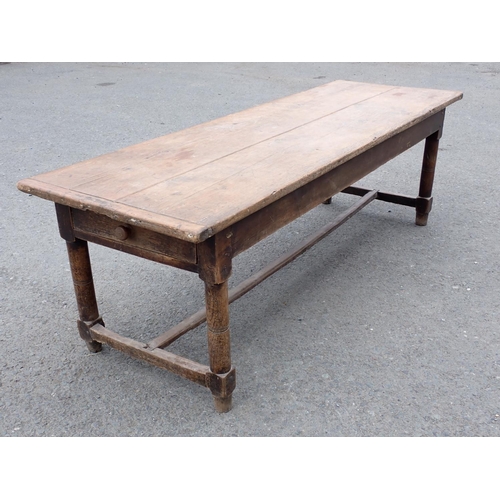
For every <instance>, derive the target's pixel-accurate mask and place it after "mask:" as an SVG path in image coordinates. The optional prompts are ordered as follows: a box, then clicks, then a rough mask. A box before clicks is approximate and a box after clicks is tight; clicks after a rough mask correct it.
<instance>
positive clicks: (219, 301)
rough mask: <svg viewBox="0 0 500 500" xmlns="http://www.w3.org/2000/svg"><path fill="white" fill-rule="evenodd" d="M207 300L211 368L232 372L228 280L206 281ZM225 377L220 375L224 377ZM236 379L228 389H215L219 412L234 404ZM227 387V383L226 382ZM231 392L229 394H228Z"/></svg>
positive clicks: (216, 407) (215, 399) (220, 371)
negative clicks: (221, 281) (216, 282)
mask: <svg viewBox="0 0 500 500" xmlns="http://www.w3.org/2000/svg"><path fill="white" fill-rule="evenodd" d="M205 301H206V308H207V326H208V355H209V359H210V370H211V371H212V373H214V374H216V375H222V376H224V375H225V374H229V373H230V372H231V373H232V375H231V378H232V379H234V369H233V370H232V369H231V342H230V332H229V300H228V287H227V281H225V282H224V283H220V284H210V283H205ZM223 378H224V377H222V378H221V377H219V379H221V380H222V379H223ZM233 388H234V380H232V384H230V386H228V390H222V391H221V390H220V389H219V390H213V389H212V394H213V397H214V403H215V409H216V410H217V411H218V412H219V413H224V412H227V411H229V410H230V409H231V406H232V394H231V393H232V390H233ZM224 389H225V384H224ZM228 392H229V394H228Z"/></svg>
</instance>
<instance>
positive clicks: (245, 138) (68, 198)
mask: <svg viewBox="0 0 500 500" xmlns="http://www.w3.org/2000/svg"><path fill="white" fill-rule="evenodd" d="M461 96H462V94H461V93H460V92H456V91H445V90H432V89H421V88H407V87H399V86H388V85H379V84H372V83H358V82H351V81H342V80H338V81H334V82H332V83H328V84H325V85H322V86H319V87H315V88H313V89H311V90H307V91H305V92H301V93H299V94H295V95H292V96H289V97H285V98H282V99H278V100H276V101H273V102H269V103H267V104H263V105H260V106H256V107H254V108H251V109H248V110H246V111H242V112H239V113H235V114H232V115H229V116H225V117H223V118H219V119H216V120H213V121H211V122H208V123H204V124H201V125H197V126H194V127H191V128H188V129H186V130H182V131H179V132H175V133H172V134H169V135H165V136H163V137H159V138H157V139H152V140H149V141H146V142H143V143H141V144H137V145H134V146H130V147H126V148H123V149H120V150H118V151H116V152H113V153H109V154H104V155H102V156H99V157H97V158H94V159H91V160H86V161H82V162H80V163H77V164H75V165H72V166H69V167H65V168H62V169H59V170H56V171H52V172H47V173H43V174H40V175H37V176H35V177H32V178H30V179H26V180H23V181H20V182H19V183H18V188H19V189H20V190H21V191H24V192H27V193H32V194H34V195H37V196H39V197H42V198H45V199H48V200H51V201H54V202H57V203H61V204H64V205H67V206H70V207H73V208H79V209H83V210H91V211H94V212H96V213H98V214H104V215H107V216H110V217H113V218H114V219H116V220H118V221H121V222H124V223H130V224H134V225H136V226H141V227H145V228H148V229H151V230H153V231H156V232H159V233H162V234H166V235H170V236H173V237H176V238H179V239H181V240H186V241H190V242H194V243H196V242H200V241H203V240H205V239H207V238H208V237H210V236H211V235H213V234H215V233H217V232H219V231H220V230H222V229H224V228H226V227H228V226H230V225H231V224H233V223H234V222H236V221H239V220H241V219H243V218H245V217H246V216H248V215H249V214H251V213H253V212H256V211H257V210H259V209H261V208H262V207H265V206H266V205H269V204H270V203H272V202H273V201H275V200H277V199H279V198H281V197H283V196H284V195H286V194H288V193H290V192H292V191H294V190H295V189H297V188H299V187H300V186H302V185H305V184H307V183H308V182H310V181H311V180H312V179H315V178H317V177H319V176H321V175H322V174H324V173H325V172H327V171H329V170H332V169H334V168H336V167H337V166H338V165H340V164H342V163H344V162H346V161H347V160H349V159H350V158H352V157H354V156H356V155H359V154H360V153H362V152H363V151H366V150H368V149H370V148H372V147H374V146H375V145H377V144H379V143H381V142H383V141H384V140H386V139H388V138H389V137H391V136H393V135H395V134H397V133H398V132H401V131H402V130H405V129H407V128H409V127H411V126H412V125H414V124H416V123H418V122H419V121H422V120H424V119H425V118H426V117H428V116H430V115H432V114H435V113H436V112H438V111H439V110H442V109H444V108H445V107H447V106H448V105H449V104H451V103H453V102H455V101H457V100H458V99H460V98H461Z"/></svg>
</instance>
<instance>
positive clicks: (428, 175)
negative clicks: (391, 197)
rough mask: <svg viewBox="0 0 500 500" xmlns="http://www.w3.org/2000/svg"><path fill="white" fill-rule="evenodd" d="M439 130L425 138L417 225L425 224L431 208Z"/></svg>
mask: <svg viewBox="0 0 500 500" xmlns="http://www.w3.org/2000/svg"><path fill="white" fill-rule="evenodd" d="M440 136H441V131H440V130H438V131H437V132H435V133H434V134H432V135H430V136H429V137H427V139H426V140H425V149H424V159H423V162H422V173H421V176H420V189H419V192H418V197H417V208H416V211H417V215H416V219H415V224H417V226H425V225H427V219H428V218H429V212H430V211H431V208H432V185H433V183H434V172H435V169H436V160H437V154H438V146H439V138H440Z"/></svg>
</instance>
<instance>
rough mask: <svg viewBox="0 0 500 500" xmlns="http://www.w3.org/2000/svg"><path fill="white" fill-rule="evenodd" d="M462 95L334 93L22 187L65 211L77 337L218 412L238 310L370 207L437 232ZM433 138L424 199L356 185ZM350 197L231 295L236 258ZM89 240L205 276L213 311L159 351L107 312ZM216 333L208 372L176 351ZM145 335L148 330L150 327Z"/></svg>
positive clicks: (373, 90) (329, 89)
mask: <svg viewBox="0 0 500 500" xmlns="http://www.w3.org/2000/svg"><path fill="white" fill-rule="evenodd" d="M461 97H462V93H461V92H457V91H448V90H433V89H421V88H408V87H400V86H388V85H378V84H371V83H358V82H350V81H342V80H339V81H335V82H332V83H328V84H326V85H322V86H319V87H316V88H313V89H311V90H307V91H305V92H301V93H299V94H295V95H292V96H289V97H285V98H283V99H278V100H276V101H273V102H269V103H267V104H263V105H261V106H256V107H254V108H251V109H248V110H246V111H242V112H240V113H234V114H232V115H229V116H226V117H223V118H219V119H217V120H213V121H211V122H208V123H204V124H201V125H197V126H195V127H191V128H189V129H186V130H182V131H180V132H175V133H173V134H169V135H166V136H163V137H159V138H157V139H153V140H150V141H146V142H143V143H141V144H137V145H135V146H130V147H126V148H123V149H120V150H119V151H116V152H114V153H109V154H104V155H102V156H99V157H98V158H94V159H91V160H86V161H82V162H80V163H77V164H75V165H72V166H69V167H65V168H62V169H59V170H55V171H53V172H47V173H43V174H40V175H37V176H35V177H32V178H30V179H25V180H22V181H20V182H19V183H18V187H19V189H20V190H21V191H25V192H27V193H31V194H34V195H37V196H39V197H41V198H45V199H48V200H50V201H53V202H54V203H55V207H56V213H57V220H58V225H59V233H60V235H61V237H62V238H63V239H64V240H65V241H66V245H67V250H68V256H69V262H70V268H71V275H72V278H73V284H74V289H75V296H76V302H77V305H78V313H79V320H78V322H77V324H78V331H79V333H80V336H81V337H82V339H83V340H84V341H85V342H86V343H87V347H88V348H89V350H90V351H91V352H98V351H100V350H101V349H102V344H107V345H109V346H110V347H112V348H115V349H118V350H121V351H122V352H124V353H126V354H128V355H130V356H133V357H136V358H138V359H140V360H143V361H146V362H149V363H151V364H153V365H155V366H158V367H160V368H163V369H165V370H168V371H171V372H173V373H175V374H177V375H179V376H181V377H184V378H186V379H188V380H191V381H193V382H195V383H197V384H200V385H202V386H204V387H206V388H208V389H209V390H210V391H211V393H212V395H213V398H214V404H215V408H216V410H217V411H219V412H226V411H229V410H230V409H231V405H232V393H233V391H234V389H235V386H236V378H235V373H236V372H235V367H234V366H233V364H232V361H231V349H230V328H229V304H230V303H231V302H233V301H234V300H236V299H238V298H240V297H241V296H242V295H244V294H245V293H247V292H248V291H250V290H251V289H252V288H254V287H255V286H256V285H257V284H259V283H261V282H262V281H263V280H264V279H266V278H268V277H269V276H271V275H272V274H273V273H275V272H276V271H278V270H279V269H281V268H282V267H284V266H285V265H287V264H288V263H289V262H291V261H292V260H294V259H295V258H296V257H298V256H299V255H301V254H302V253H304V252H305V251H306V250H307V249H309V248H310V247H312V246H313V245H314V244H315V243H317V242H318V241H320V240H321V239H322V238H324V237H326V236H327V235H328V234H330V233H331V232H332V231H334V230H335V229H337V228H338V227H339V226H340V225H342V224H343V223H344V222H346V221H347V220H348V219H349V218H350V217H352V216H353V215H354V214H355V213H357V212H358V211H359V210H361V209H362V208H363V207H364V206H366V205H367V204H368V203H371V202H372V201H374V200H380V201H383V202H388V203H396V204H399V205H404V206H408V207H412V208H415V211H416V218H415V223H416V224H417V225H418V226H424V225H426V224H427V220H428V216H429V213H430V211H431V208H432V186H433V182H434V171H435V167H436V160H437V154H438V149H439V148H438V144H439V139H440V137H441V134H442V130H443V124H444V115H445V109H446V107H447V106H449V105H450V104H452V103H453V102H455V101H457V100H459V99H461ZM424 140H425V147H424V155H423V161H422V166H421V175H420V184H419V189H418V195H417V196H407V195H403V194H396V193H388V192H383V191H379V190H374V189H371V190H370V189H366V188H362V187H360V186H357V185H354V183H356V182H357V181H359V180H360V179H362V178H363V177H365V176H366V175H368V174H369V173H370V172H372V171H374V170H375V169H376V168H378V167H380V166H381V165H383V164H384V163H386V162H387V161H389V160H390V159H392V158H394V157H396V156H397V155H399V154H401V153H402V152H403V151H406V150H407V149H409V148H411V147H412V146H414V145H415V144H417V143H419V142H420V141H424ZM339 192H345V193H349V194H352V195H355V196H358V197H361V198H360V199H359V201H357V202H356V203H355V204H354V205H353V206H352V207H351V208H350V209H349V210H347V211H346V212H344V213H343V214H340V215H337V216H336V217H335V218H333V220H332V221H330V222H329V223H328V224H327V225H326V226H324V227H323V228H321V229H320V230H319V231H316V232H315V233H314V234H312V235H310V236H309V237H308V238H307V239H306V240H305V242H304V243H303V244H301V245H300V246H299V247H297V248H294V249H292V250H290V251H288V252H287V253H286V254H285V255H283V256H282V257H280V258H279V259H277V260H276V261H275V262H272V263H270V264H269V265H267V266H266V267H264V268H263V269H261V270H260V271H258V272H256V273H255V274H254V275H253V276H251V277H249V278H247V279H246V280H245V281H243V282H242V283H240V284H239V285H238V286H236V287H235V288H233V289H232V290H229V288H228V280H229V277H230V275H231V271H232V265H233V258H234V257H235V256H236V255H238V254H239V253H241V252H243V251H245V250H246V249H248V248H250V247H252V246H253V245H254V244H256V243H257V242H259V241H261V240H262V239H264V238H265V237H267V236H268V235H270V234H271V233H273V232H274V231H277V230H278V229H280V228H282V227H284V226H286V225H287V224H288V223H290V222H291V221H293V220H295V219H296V218H298V217H300V216H301V215H303V214H305V213H306V212H308V211H309V210H311V209H313V208H314V207H316V206H318V205H320V204H321V203H325V204H328V203H329V201H330V199H331V197H332V196H333V195H335V194H336V193H339ZM88 242H91V243H96V244H98V245H103V246H107V247H110V248H113V249H116V250H118V251H123V252H128V253H131V254H133V255H137V256H139V257H142V258H145V259H149V260H153V261H156V262H160V263H163V264H166V265H170V266H174V267H178V268H181V269H184V270H187V271H191V272H195V273H197V274H198V276H199V277H200V278H201V280H202V281H203V282H204V286H205V305H206V306H205V308H204V309H202V310H200V311H198V312H196V313H195V314H193V315H191V316H190V317H188V318H187V319H185V320H184V321H182V322H181V323H179V324H178V325H176V326H173V327H171V328H170V329H169V330H167V331H166V332H164V333H162V334H161V335H159V336H156V337H155V338H153V339H151V340H150V341H148V342H139V341H137V340H134V339H132V338H129V337H125V336H123V335H120V334H118V333H116V332H114V331H112V330H111V329H110V328H109V327H106V326H105V324H104V320H103V318H102V317H101V316H100V314H99V310H98V305H97V299H96V295H95V290H94V284H93V276H92V269H91V263H90V254H89V251H88ZM205 321H206V323H207V343H208V358H209V364H208V365H203V364H201V363H198V362H196V361H193V360H190V359H187V358H184V357H181V356H179V355H177V354H174V353H172V352H169V351H167V350H165V348H166V347H168V346H169V345H170V344H171V343H172V342H174V341H175V340H177V339H178V338H179V337H181V336H182V335H184V334H185V333H187V332H188V331H190V330H192V329H193V328H196V327H197V326H198V325H200V324H202V323H203V322H205ZM145 327H146V325H145Z"/></svg>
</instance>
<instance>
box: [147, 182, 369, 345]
mask: <svg viewBox="0 0 500 500" xmlns="http://www.w3.org/2000/svg"><path fill="white" fill-rule="evenodd" d="M376 198H377V191H376V190H372V191H368V192H367V193H365V194H364V196H363V197H362V198H361V199H360V200H359V201H358V202H356V203H354V204H353V205H352V206H351V207H350V208H349V209H348V210H346V211H345V212H343V213H341V214H339V216H338V217H336V218H335V220H334V221H333V222H331V223H329V224H326V225H325V226H323V227H322V228H321V229H319V230H318V231H316V232H315V233H313V234H312V235H310V236H309V237H308V238H306V239H305V240H304V241H303V242H302V243H301V244H300V245H299V246H297V247H295V248H294V249H292V250H290V251H289V252H287V253H286V254H284V255H282V256H281V257H279V258H278V259H276V260H275V261H274V262H272V263H271V264H268V265H267V266H266V267H264V268H263V269H261V270H260V271H258V272H256V273H254V274H253V275H252V276H250V277H249V278H247V279H246V280H244V281H242V282H241V283H240V284H239V285H237V286H236V287H234V288H232V289H231V290H229V294H228V302H229V303H230V304H231V303H232V302H234V301H235V300H238V299H239V298H241V297H242V296H243V295H245V294H246V293H248V292H249V291H250V290H252V289H253V288H255V287H256V286H257V285H258V284H260V283H262V282H263V281H264V280H266V279H267V278H269V277H270V276H272V275H273V274H274V273H276V272H277V271H279V270H280V269H282V268H283V267H285V266H286V265H287V264H289V263H290V262H292V261H293V260H295V259H296V258H297V257H299V256H300V255H302V254H303V253H304V252H306V251H307V250H309V249H310V248H311V247H312V246H314V245H315V244H316V243H318V242H319V241H321V240H322V239H323V238H325V237H326V236H328V235H329V234H330V233H331V232H332V231H334V230H335V229H338V228H339V227H340V226H341V225H342V224H344V223H345V222H347V221H348V220H349V219H350V218H351V217H352V216H353V215H355V214H356V213H358V212H359V211H360V210H361V209H362V208H363V207H365V206H366V205H368V204H369V203H371V202H372V201H373V200H375V199H376ZM206 319H207V313H206V309H205V308H203V309H200V310H199V311H197V312H195V313H194V314H193V315H191V316H189V317H188V318H186V319H185V320H184V321H182V322H181V323H179V324H177V325H175V326H174V327H172V328H170V330H168V331H167V332H165V333H163V334H162V335H159V336H158V337H156V338H154V339H152V340H151V341H149V342H148V344H147V345H148V347H149V348H150V349H154V348H163V347H167V346H169V345H170V344H172V343H173V342H174V341H176V340H177V339H179V338H180V337H182V335H184V334H185V333H187V332H189V331H191V330H193V329H194V328H196V327H197V326H200V325H201V324H203V323H204V322H205V321H206Z"/></svg>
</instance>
